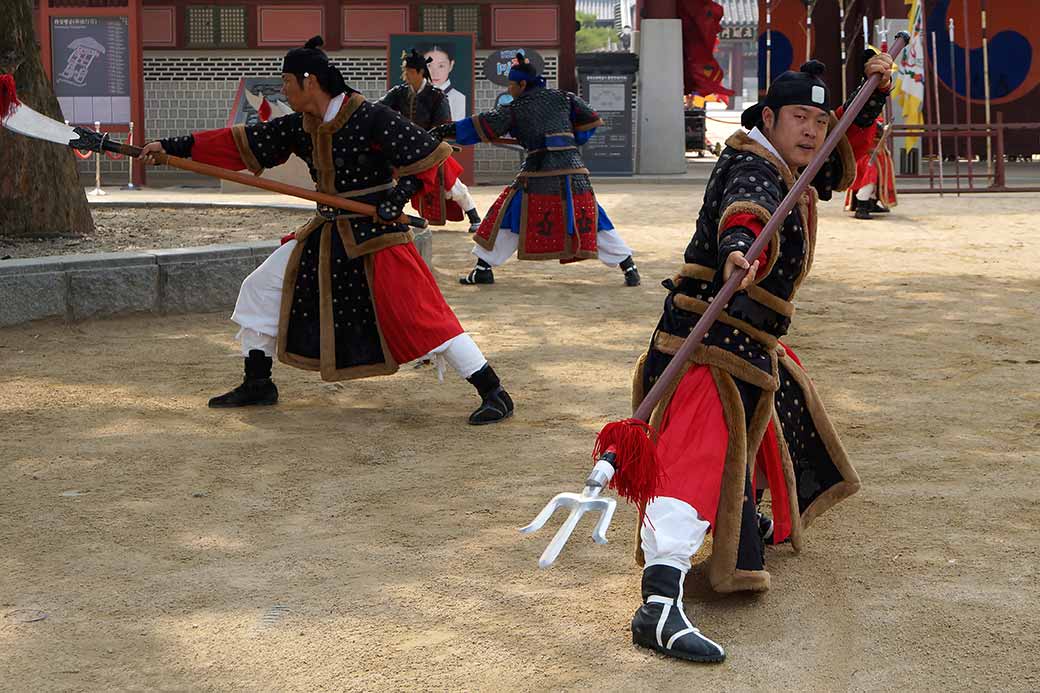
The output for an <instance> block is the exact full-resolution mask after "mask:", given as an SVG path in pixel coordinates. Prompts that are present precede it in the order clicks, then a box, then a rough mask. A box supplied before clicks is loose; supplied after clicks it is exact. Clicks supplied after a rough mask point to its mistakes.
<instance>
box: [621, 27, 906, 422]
mask: <svg viewBox="0 0 1040 693" xmlns="http://www.w3.org/2000/svg"><path fill="white" fill-rule="evenodd" d="M909 40H910V36H909V34H907V33H906V32H903V31H901V32H899V34H897V35H896V40H895V45H893V46H892V49H891V52H890V53H889V55H893V56H895V55H899V52H900V51H902V50H903V47H904V46H906V43H907V41H909ZM879 81H881V75H873V76H872V77H871V78H870V79H868V80H867V81H866V82H864V84H863V87H862V88H861V89H860V90H859V93H858V94H856V98H855V99H853V100H852V103H851V104H849V107H848V109H846V110H845V112H844V113H843V114H842V116H841V120H839V121H838V124H837V125H836V126H835V127H834V129H833V130H831V133H830V134H829V135H828V136H827V140H826V141H825V142H824V143H823V147H822V148H821V149H820V151H819V152H817V153H816V156H815V157H813V160H812V161H811V162H809V165H808V166H806V167H805V170H804V171H803V172H802V174H801V175H800V176H798V180H797V181H796V182H795V184H794V186H793V187H792V188H791V191H790V192H789V193H787V196H786V197H784V200H783V202H781V203H780V206H779V207H777V208H776V211H775V212H773V214H772V215H771V216H770V217H769V223H767V224H766V226H765V228H764V229H762V233H760V234H759V235H758V238H757V239H755V242H754V243H752V244H751V248H750V249H748V251H747V252H746V253H744V257H748V258H757V257H758V256H759V255H761V254H762V251H764V250H765V249H766V247H767V246H768V245H769V241H770V240H772V238H773V236H774V235H775V234H776V232H777V230H778V229H779V228H780V226H781V225H782V224H783V223H784V220H785V219H787V215H788V214H789V213H790V212H791V210H792V209H794V206H795V205H796V204H797V203H798V200H800V199H801V198H802V195H804V194H805V191H806V189H807V188H808V187H809V185H810V184H811V183H812V179H813V178H815V177H816V174H817V173H818V172H819V170H820V169H821V168H822V167H823V164H824V163H825V162H826V161H827V158H828V157H829V156H830V153H831V152H832V151H834V148H835V147H836V146H838V142H839V141H840V140H841V138H842V137H844V136H845V131H846V130H848V129H849V126H851V125H852V121H853V120H855V118H856V116H857V115H859V112H860V111H861V110H863V105H864V104H865V103H867V99H869V98H870V97H871V95H872V94H873V93H874V90H875V89H877V85H878V82H879ZM747 273H748V271H747V270H746V269H738V270H735V271H734V272H733V274H731V275H730V277H729V279H728V280H726V283H725V284H723V285H722V288H721V289H720V290H719V293H718V294H716V296H715V298H714V299H713V300H712V301H711V303H709V304H708V309H707V310H705V311H704V314H703V315H701V318H700V320H698V321H697V324H696V325H694V327H693V329H692V330H690V336H688V337H687V338H686V341H684V342H683V345H682V346H681V347H679V351H678V352H676V354H675V356H673V357H672V360H671V362H670V363H669V364H668V367H667V368H665V369H664V372H663V373H662V374H661V377H660V378H658V379H657V382H656V383H654V386H653V387H652V388H650V392H648V393H647V394H646V397H645V398H644V399H643V402H642V404H640V405H639V408H638V409H636V413H635V418H637V419H639V420H640V421H647V422H648V421H650V415H651V414H652V413H653V411H654V407H656V406H657V403H658V402H660V401H661V398H662V397H664V394H665V392H667V391H668V389H669V388H670V387H671V386H672V382H673V381H674V380H675V379H676V378H678V377H679V374H680V373H681V372H682V370H683V367H684V366H685V365H686V362H687V361H688V360H689V359H690V357H691V356H693V351H694V349H696V348H697V347H698V346H699V345H700V343H701V341H702V340H703V339H704V335H706V334H707V333H708V329H709V328H710V327H711V326H712V324H714V322H715V320H716V319H718V317H719V314H720V313H722V309H723V308H724V307H725V305H726V304H727V303H729V300H730V299H731V298H733V294H735V293H737V287H739V286H740V282H742V281H743V280H744V276H745V275H746V274H747Z"/></svg>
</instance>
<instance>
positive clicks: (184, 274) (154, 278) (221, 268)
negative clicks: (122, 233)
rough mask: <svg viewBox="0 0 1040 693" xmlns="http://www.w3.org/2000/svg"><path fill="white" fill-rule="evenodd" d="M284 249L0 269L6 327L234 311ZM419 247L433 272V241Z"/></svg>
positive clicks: (67, 260)
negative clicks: (248, 283)
mask: <svg viewBox="0 0 1040 693" xmlns="http://www.w3.org/2000/svg"><path fill="white" fill-rule="evenodd" d="M279 245H281V243H280V241H257V242H253V243H230V244H225V245H206V246H200V247H195V248H170V249H166V250H153V251H147V252H139V253H94V254H91V255H57V256H53V257H39V258H27V259H22V260H3V261H0V327H9V326H11V325H18V324H21V323H24V322H29V321H30V320H40V319H43V318H64V319H65V320H69V321H72V320H84V319H87V318H93V317H102V316H108V315H118V314H123V313H135V312H148V313H157V314H162V315H169V314H175V313H211V312H215V311H221V310H225V311H229V312H230V311H231V310H232V309H233V308H234V306H235V300H236V299H237V298H238V289H239V286H240V285H241V284H242V280H243V279H245V278H246V277H247V276H248V275H249V273H250V272H252V271H253V270H254V269H256V268H257V267H258V266H259V265H260V264H261V263H262V262H263V261H264V260H266V259H267V257H268V256H269V255H270V254H271V253H272V252H274V250H275V249H276V248H278V247H279ZM415 246H416V248H417V249H418V250H419V254H420V255H421V256H422V257H423V259H424V260H425V261H426V264H427V265H431V263H432V261H433V234H432V233H431V232H430V231H429V230H425V231H422V232H417V233H416V236H415Z"/></svg>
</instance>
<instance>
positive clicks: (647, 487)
mask: <svg viewBox="0 0 1040 693" xmlns="http://www.w3.org/2000/svg"><path fill="white" fill-rule="evenodd" d="M611 448H613V452H614V453H615V460H614V470H615V471H614V478H612V479H611V480H610V487H611V488H613V489H614V490H616V491H617V493H618V495H619V496H621V497H622V498H627V499H628V500H629V501H631V502H633V503H635V504H636V505H638V506H639V507H643V506H644V505H645V504H646V503H648V502H649V501H650V499H651V498H653V497H654V492H655V491H656V490H657V484H658V475H659V473H660V472H659V468H658V462H657V432H656V431H654V429H653V428H652V427H651V426H650V424H648V423H646V422H645V421H641V420H639V419H625V420H624V421H614V422H612V423H609V424H607V425H606V426H604V427H603V430H602V431H600V432H599V435H598V436H597V437H596V447H595V448H594V449H593V451H592V458H593V459H598V458H599V456H600V455H601V454H603V453H605V452H608V451H610V450H611Z"/></svg>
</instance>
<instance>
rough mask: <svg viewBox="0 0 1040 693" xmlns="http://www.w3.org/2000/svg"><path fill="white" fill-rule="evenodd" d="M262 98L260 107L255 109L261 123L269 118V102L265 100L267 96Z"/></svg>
mask: <svg viewBox="0 0 1040 693" xmlns="http://www.w3.org/2000/svg"><path fill="white" fill-rule="evenodd" d="M262 98H263V100H262V101H261V102H260V108H258V109H256V114H257V115H258V116H259V117H260V122H261V123H266V122H267V121H268V120H270V119H271V102H270V101H268V100H267V97H262Z"/></svg>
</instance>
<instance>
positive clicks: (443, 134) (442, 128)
mask: <svg viewBox="0 0 1040 693" xmlns="http://www.w3.org/2000/svg"><path fill="white" fill-rule="evenodd" d="M430 134H431V135H433V136H434V137H436V138H437V139H439V140H453V139H455V123H444V124H443V125H438V126H437V127H435V128H433V129H432V130H430Z"/></svg>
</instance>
